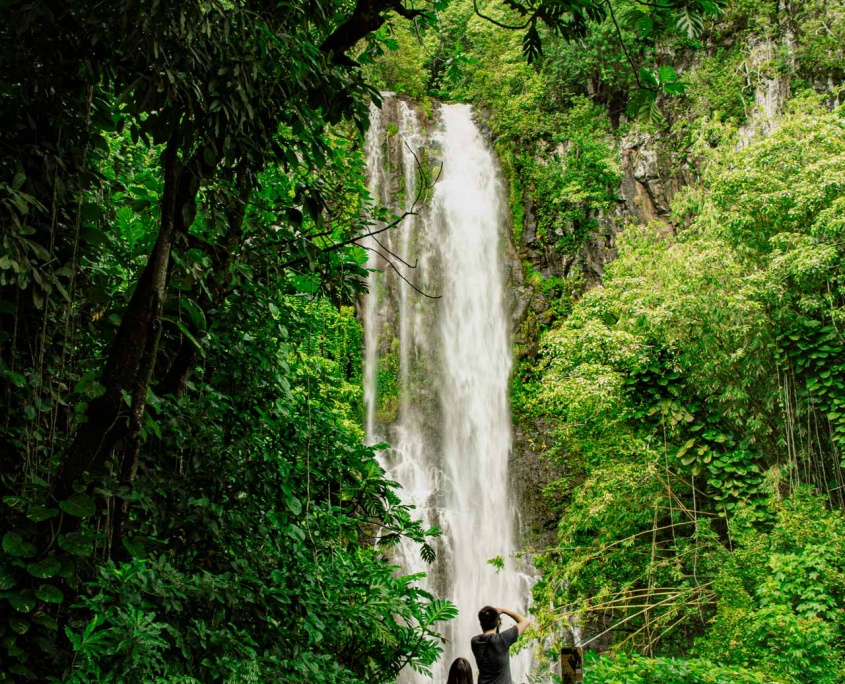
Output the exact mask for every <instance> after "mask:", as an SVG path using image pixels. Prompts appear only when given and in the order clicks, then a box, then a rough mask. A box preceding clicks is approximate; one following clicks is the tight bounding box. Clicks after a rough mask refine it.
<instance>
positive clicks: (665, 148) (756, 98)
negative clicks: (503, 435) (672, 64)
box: [508, 35, 792, 547]
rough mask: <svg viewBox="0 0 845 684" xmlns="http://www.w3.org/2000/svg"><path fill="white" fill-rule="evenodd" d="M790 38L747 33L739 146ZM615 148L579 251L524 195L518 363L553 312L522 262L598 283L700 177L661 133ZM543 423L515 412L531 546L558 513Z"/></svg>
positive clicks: (516, 246)
mask: <svg viewBox="0 0 845 684" xmlns="http://www.w3.org/2000/svg"><path fill="white" fill-rule="evenodd" d="M791 40H792V39H791V37H790V36H788V35H787V36H785V37H783V38H782V39H781V43H777V44H776V43H775V42H773V41H772V40H756V39H753V38H752V39H749V42H748V45H747V50H745V51H744V52H745V53H746V55H747V57H746V60H745V63H744V68H745V70H746V71H747V72H748V73H755V74H758V77H757V78H756V80H755V81H754V91H753V103H749V107H748V118H747V120H746V122H745V123H744V125H743V126H741V127H740V129H739V131H738V138H737V144H738V145H745V144H747V143H748V142H749V141H751V140H753V139H754V138H756V137H759V136H764V135H766V134H767V133H768V132H769V131H770V130H771V129H772V128H773V126H775V125H776V122H777V117H778V116H779V114H780V113H781V111H782V110H783V107H784V105H785V103H786V100H787V99H788V96H789V91H790V78H789V76H788V75H781V74H769V75H767V73H768V72H767V71H766V65H767V64H769V63H770V62H771V60H772V59H773V56H774V55H775V53H776V52H777V50H778V48H779V45H781V44H783V45H784V46H785V47H786V48H789V46H790V44H791ZM695 68H696V64H695V63H693V62H690V63H688V64H686V65H685V70H686V71H688V72H689V71H690V70H694V69H695ZM616 151H617V161H618V164H619V169H620V172H621V180H620V183H619V186H618V193H617V202H616V206H615V208H614V209H613V210H612V211H610V212H607V213H606V214H604V215H600V216H596V217H595V218H596V219H597V224H598V228H597V230H595V231H593V232H592V233H591V234H590V236H589V237H588V238H587V239H586V241H585V242H584V244H583V246H582V247H581V249H580V251H579V253H577V254H574V255H573V254H569V255H567V254H562V253H561V252H559V251H557V250H555V249H554V247H551V246H549V245H548V244H547V243H546V242H544V241H542V240H540V239H538V235H537V218H536V211H537V208H536V207H535V206H534V204H533V203H532V201H531V200H526V201H525V202H524V205H523V212H522V213H523V216H524V219H523V225H522V226H521V230H514V231H512V235H519V239H518V240H516V239H514V240H513V241H512V244H511V245H509V247H508V250H509V251H508V254H509V261H510V293H511V311H512V317H513V329H514V331H515V336H516V339H515V345H514V348H515V350H516V353H517V354H518V355H519V356H520V357H521V360H522V361H523V363H525V364H529V365H531V364H533V363H534V362H535V361H536V357H537V352H538V343H539V336H540V334H541V332H542V330H543V329H545V328H547V327H548V325H549V324H551V323H553V320H554V317H555V316H556V315H557V312H556V311H555V307H554V305H553V301H552V299H551V298H550V297H549V295H548V294H546V293H545V291H544V288H543V287H542V286H541V285H540V286H538V282H537V281H536V279H534V280H531V279H529V278H527V277H526V274H525V270H526V267H527V266H528V265H530V268H531V270H533V272H534V273H535V274H538V275H539V276H540V277H541V278H542V280H543V281H548V280H549V279H550V278H555V277H556V278H566V277H568V276H571V275H573V274H578V275H580V277H581V278H582V279H583V287H584V289H590V288H592V287H596V286H599V285H600V284H601V281H602V278H603V276H604V272H605V267H606V266H607V264H608V263H610V262H611V261H613V260H614V259H615V258H616V255H617V249H616V239H617V236H618V235H619V232H620V231H621V230H622V229H624V227H625V226H626V225H630V224H640V225H650V226H652V227H653V228H654V230H655V231H657V232H659V233H661V234H662V235H664V236H667V237H668V236H671V235H674V234H675V232H676V231H677V230H678V228H679V226H678V225H677V223H676V222H675V221H674V220H673V217H672V212H671V204H672V200H673V199H674V197H675V195H677V194H678V192H679V191H680V190H682V189H683V188H684V187H687V186H691V185H694V184H695V183H696V182H698V180H699V179H698V169H697V168H696V167H695V165H694V164H691V163H690V162H689V161H688V159H689V158H690V157H691V155H690V151H689V150H679V149H678V147H677V142H676V141H674V140H673V139H672V138H671V136H670V135H668V134H661V133H654V132H647V131H643V130H638V129H637V127H636V126H635V127H634V128H633V129H632V130H631V131H630V132H628V133H627V134H625V135H624V136H621V137H619V138H617V139H616ZM517 228H519V227H517ZM555 296H559V293H555ZM545 429H546V428H545V426H544V425H539V424H537V423H536V422H534V421H531V420H529V419H527V418H526V417H524V416H520V415H516V416H515V424H514V443H513V453H512V458H511V473H512V485H513V486H514V487H515V489H516V490H517V492H518V496H519V499H520V500H521V501H522V502H523V507H522V511H523V513H522V516H523V517H522V523H523V525H522V532H523V542H524V543H525V544H526V545H529V546H535V545H536V546H538V547H539V546H542V545H544V544H546V543H550V542H553V540H554V534H555V529H556V522H557V520H558V518H559V514H558V513H556V512H554V511H552V510H551V508H550V507H549V505H548V503H547V502H546V500H545V499H544V496H543V490H544V488H545V487H546V486H547V485H548V483H550V482H552V481H553V480H555V479H557V478H559V477H560V472H557V471H556V470H555V469H554V468H552V467H551V466H550V464H548V463H547V462H546V461H544V460H543V458H542V451H543V449H542V440H543V434H544V432H545Z"/></svg>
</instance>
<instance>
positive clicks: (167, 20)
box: [0, 0, 845, 684]
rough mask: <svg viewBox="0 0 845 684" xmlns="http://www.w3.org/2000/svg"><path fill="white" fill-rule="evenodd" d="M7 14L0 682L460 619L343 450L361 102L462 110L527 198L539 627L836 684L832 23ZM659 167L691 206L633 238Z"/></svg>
mask: <svg viewBox="0 0 845 684" xmlns="http://www.w3.org/2000/svg"><path fill="white" fill-rule="evenodd" d="M3 7H4V9H3V13H4V15H3V18H4V21H3V22H0V35H1V36H2V38H3V44H2V47H0V51H2V53H3V64H4V76H3V81H2V83H0V121H2V123H3V125H2V126H0V131H2V132H0V149H2V155H0V236H2V240H0V499H2V503H0V521H1V522H2V525H0V683H2V684H7V683H9V684H10V683H12V682H16V683H17V682H29V681H37V682H49V683H53V682H72V683H73V684H85V683H87V682H104V683H108V682H121V683H122V682H127V683H133V682H138V683H144V684H146V683H152V682H161V683H164V682H167V683H175V682H180V683H185V684H187V683H188V682H191V683H193V682H202V683H203V684H206V683H209V682H221V683H222V682H226V683H231V684H235V683H238V682H256V681H273V682H291V683H293V682H302V681H308V682H314V683H316V684H321V683H325V684H355V683H357V682H390V681H394V680H395V677H396V674H397V672H398V671H399V670H400V669H401V668H402V667H404V666H406V665H410V666H411V667H413V668H415V669H417V670H419V671H421V672H425V671H426V670H427V668H428V667H429V666H430V665H431V664H432V663H433V662H434V661H435V659H436V658H437V657H438V654H439V653H440V646H439V644H440V640H441V638H440V637H439V636H438V635H437V634H436V632H435V629H436V628H437V626H438V623H440V622H442V621H446V620H449V619H451V618H452V617H454V615H455V608H454V606H452V605H451V604H450V603H448V602H447V601H444V600H441V599H439V598H436V597H434V596H431V595H429V594H427V593H425V592H423V591H421V590H420V589H419V588H418V586H417V580H418V579H420V578H419V577H417V576H410V577H408V576H403V575H402V574H401V572H400V571H398V570H397V568H395V567H394V566H392V565H391V563H390V561H389V559H388V551H389V549H390V547H391V546H393V545H395V544H397V543H398V542H399V541H400V540H401V539H403V538H407V539H410V540H412V541H414V542H416V543H417V545H418V547H419V549H420V553H421V555H422V556H423V558H425V559H428V560H430V559H431V558H432V556H433V551H432V548H431V546H430V545H429V543H430V541H431V537H433V536H436V535H437V534H439V531H438V530H437V529H424V528H423V527H422V526H421V524H420V522H419V521H417V520H416V519H415V518H414V512H413V511H412V510H410V509H409V508H408V507H407V506H405V505H403V504H402V503H401V500H400V496H399V492H397V485H396V484H395V483H393V482H390V481H389V480H388V479H387V478H386V477H385V473H384V472H383V470H382V469H381V467H380V466H379V464H378V462H377V460H376V459H375V448H374V447H367V446H364V445H363V443H362V442H363V435H362V430H361V427H360V426H361V424H362V418H363V416H362V396H361V394H362V391H361V364H362V359H361V338H362V333H361V329H360V325H359V323H358V321H357V320H356V319H355V315H354V310H353V305H354V303H355V300H356V298H357V297H358V296H359V295H360V294H361V293H362V292H363V290H364V288H365V279H366V275H367V274H366V269H365V268H364V264H365V263H366V255H365V253H364V251H363V249H362V248H361V247H359V246H358V245H356V244H355V241H356V239H357V237H358V236H359V235H360V234H361V233H362V232H363V231H365V230H366V229H367V227H368V226H369V224H368V223H367V221H366V220H365V219H364V218H363V216H364V215H365V214H366V213H369V214H371V215H375V216H376V217H377V218H379V219H381V220H388V221H389V220H391V217H390V216H388V215H387V214H386V212H384V211H383V210H381V209H379V208H378V207H374V206H372V198H370V197H368V194H367V190H366V184H365V181H364V178H363V174H362V159H361V155H360V142H361V134H362V132H363V131H364V130H365V129H366V127H367V116H368V114H367V111H368V106H369V103H370V102H371V101H372V100H373V99H375V100H377V99H378V93H377V89H378V88H386V89H391V90H396V91H398V92H399V93H401V94H403V95H406V96H409V97H412V98H416V99H418V100H420V101H421V104H420V107H421V109H422V110H424V111H426V113H427V115H428V118H431V115H432V112H433V104H432V99H431V98H438V97H439V98H445V99H451V100H460V101H468V102H471V103H473V104H474V105H475V106H476V108H477V109H478V110H479V111H481V112H482V113H483V116H484V120H485V122H486V123H487V125H488V127H489V129H490V131H491V133H492V136H493V139H494V141H495V145H496V148H497V151H498V152H499V156H500V160H501V163H502V168H503V170H504V172H505V174H506V176H507V185H508V188H509V191H510V198H509V208H510V215H511V217H512V221H513V236H514V239H515V243H516V244H517V246H518V247H519V248H520V249H521V250H522V253H521V254H520V257H521V258H522V259H523V264H524V273H523V275H524V280H525V282H526V284H527V285H528V286H529V287H530V288H531V289H532V290H533V292H534V299H532V303H531V305H530V307H529V310H528V311H527V312H526V314H525V317H524V320H523V321H522V322H521V326H520V329H519V338H520V339H519V345H518V347H517V352H518V355H519V358H518V364H517V369H516V372H515V373H514V377H513V380H512V392H513V403H514V409H515V414H516V418H517V420H519V421H520V422H521V423H522V427H525V428H526V431H528V432H530V433H531V435H532V438H533V439H534V440H535V442H536V443H535V445H534V446H535V447H536V449H537V450H538V451H541V452H542V453H543V455H544V457H545V458H546V459H548V461H549V462H550V463H551V464H552V465H553V466H554V469H555V473H556V478H555V480H554V481H553V482H551V483H550V484H549V485H548V487H547V488H546V492H547V495H548V501H549V505H550V507H551V508H552V510H553V512H554V515H555V516H556V521H557V523H558V527H557V540H556V543H555V544H553V545H552V546H551V547H550V548H546V549H542V550H541V551H539V552H538V553H537V554H536V555H535V561H536V564H537V567H538V568H539V569H540V570H541V571H542V576H541V578H540V580H539V582H538V584H537V586H536V588H535V595H534V599H535V614H536V616H537V618H538V620H537V625H536V628H535V629H536V631H537V633H538V634H539V635H541V636H542V637H544V638H545V639H546V642H545V643H547V644H548V645H550V648H552V649H553V648H555V647H556V646H558V645H559V644H560V643H563V642H565V641H568V640H569V639H570V635H571V629H572V628H573V627H576V628H577V630H579V631H580V634H582V635H583V639H584V640H588V639H589V640H592V639H595V640H594V641H591V643H593V645H597V646H600V647H601V649H603V650H607V651H610V654H609V655H608V654H605V655H601V656H599V655H595V654H591V655H590V657H589V660H588V666H589V667H590V675H589V676H590V678H591V679H592V680H595V681H597V682H603V683H605V684H612V683H613V684H615V683H616V682H637V681H665V682H679V683H680V682H683V683H684V684H688V683H691V682H712V683H720V682H759V683H761V684H763V683H770V682H771V683H775V682H777V683H778V684H785V683H790V684H793V683H795V684H797V683H798V682H804V681H814V682H819V683H822V684H828V683H829V684H835V683H837V682H840V681H842V680H843V678H845V616H844V614H843V609H842V606H843V605H845V518H843V509H845V474H843V467H845V462H843V455H842V454H843V447H845V380H843V371H845V337H843V330H845V251H843V245H845V236H843V232H845V223H843V219H842V216H843V214H844V213H845V199H843V198H845V175H843V174H845V171H843V170H844V169H845V142H843V141H845V135H843V133H844V132H845V120H843V118H842V115H841V112H840V111H839V108H838V107H839V103H840V101H841V85H842V79H843V78H844V77H845V67H843V64H845V62H844V61H843V54H842V50H843V48H842V45H843V44H845V41H843V35H845V10H843V7H842V5H841V3H840V2H830V0H810V1H809V2H802V3H794V2H793V3H763V2H760V1H759V0H736V1H735V2H733V3H731V4H727V3H724V2H721V1H720V0H689V1H684V0H665V1H663V0H661V1H659V2H654V3H643V2H638V1H637V0H614V1H613V2H597V1H596V0H562V1H560V2H558V1H552V0H539V1H538V2H531V3H520V2H515V1H512V0H506V1H505V2H502V3H499V2H492V1H485V0H481V1H480V2H478V3H472V2H469V1H468V0H453V1H452V2H440V1H439V0H438V1H436V2H434V3H431V4H430V5H428V6H419V7H417V6H414V7H411V6H410V4H409V5H407V6H406V5H402V4H401V3H400V2H399V1H398V0H393V1H392V2H386V3H375V2H374V1H373V0H357V2H356V3H355V6H354V8H353V6H352V5H350V4H349V3H333V2H286V3H276V4H272V6H271V5H269V4H266V3H253V2H229V1H228V0H226V1H224V0H190V1H188V2H181V3H159V2H154V3H145V2H133V1H129V0H122V1H121V2H98V3H82V2H73V1H71V0H61V1H57V2H49V3H47V2H45V3H23V2H17V1H14V0H13V1H11V2H5V3H3ZM481 15H484V16H483V17H482V16H481ZM496 24H499V25H502V24H504V25H510V26H515V27H516V28H515V29H503V28H501V27H500V26H497V25H496ZM773 83H774V84H775V85H777V86H778V87H779V88H781V90H778V91H777V92H775V90H771V91H770V90H766V89H767V88H774V86H773V85H772V84H773ZM790 88H791V90H790ZM787 91H789V96H790V98H791V99H790V98H787V97H786V93H787ZM761 93H762V94H767V95H768V96H769V104H772V102H773V101H774V100H777V102H776V103H775V104H777V105H778V106H780V105H782V104H783V102H782V100H784V99H790V101H789V102H788V104H787V105H786V106H785V109H784V110H783V111H782V113H781V115H780V116H779V119H778V121H777V122H776V125H775V126H774V127H773V128H772V130H769V129H768V128H755V125H756V124H758V123H759V121H760V112H759V106H758V105H757V104H756V98H757V96H758V95H760V94H761ZM796 93H799V94H800V96H797V97H796V96H795V94H796ZM744 127H747V128H744ZM393 132H395V131H393ZM764 133H765V135H764ZM649 145H651V149H650V150H649V151H651V152H654V155H655V159H657V162H656V168H655V169H653V170H652V171H653V173H654V174H655V177H654V178H653V179H651V180H656V181H659V182H660V183H662V184H663V186H666V187H668V184H669V183H670V181H671V182H674V179H675V178H676V177H680V178H683V179H684V182H685V183H687V184H689V187H687V188H686V189H684V190H682V191H680V192H678V193H677V194H675V193H674V191H673V194H674V200H673V203H672V206H671V211H670V210H669V209H660V211H659V212H658V213H659V216H657V218H658V219H659V220H657V221H655V222H654V223H651V224H648V225H643V224H646V223H647V221H641V222H638V221H637V220H636V219H635V218H634V217H633V216H631V215H630V213H628V214H625V211H627V210H628V209H629V208H630V207H627V209H623V208H622V207H621V205H622V204H624V202H621V200H622V199H623V198H622V197H621V196H620V186H621V184H623V182H631V183H633V182H634V180H635V181H636V183H639V185H638V186H637V187H638V191H639V192H641V193H646V192H649V191H650V186H648V180H649V179H634V180H632V179H631V176H632V174H633V173H634V172H633V171H632V170H631V169H630V167H629V166H626V164H628V160H629V157H626V156H625V155H626V154H627V153H628V152H629V151H636V152H637V153H638V154H639V153H640V151H641V148H642V149H645V147H647V146H649ZM629 146H630V147H629ZM631 158H633V157H631ZM422 162H423V167H424V172H425V173H427V170H428V166H429V164H428V161H427V157H426V156H425V153H424V154H423V155H422ZM673 174H675V175H673ZM670 176H671V178H670ZM675 189H676V190H677V188H675ZM667 198H668V194H667ZM667 204H668V199H667ZM640 208H641V209H642V206H641V207H640ZM643 213H644V214H645V213H647V212H644V211H643ZM652 213H654V212H652ZM650 218H654V216H651V217H650ZM605 243H606V244H605ZM597 244H600V246H601V248H602V249H603V250H604V251H603V252H602V253H601V254H602V258H604V257H605V256H606V257H608V258H609V257H614V258H615V260H614V261H613V262H612V263H610V264H609V265H607V267H606V269H605V271H604V272H603V273H598V272H596V271H595V270H593V271H589V270H588V268H587V261H588V257H589V254H588V252H589V250H590V249H592V248H594V247H596V245H597ZM599 276H601V283H598V282H597V281H598V279H599ZM590 288H591V289H590ZM394 347H395V345H394V346H393V347H391V348H390V349H388V350H385V352H386V353H384V354H382V356H381V366H380V367H379V369H378V374H377V375H378V378H377V380H378V385H379V397H380V404H379V407H378V408H379V412H380V417H381V418H383V419H387V418H388V417H389V416H390V415H393V414H394V413H395V411H396V408H397V406H398V401H399V388H398V377H397V376H398V369H397V365H398V362H397V358H398V351H397V350H396V349H395V348H394Z"/></svg>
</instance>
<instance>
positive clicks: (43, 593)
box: [35, 584, 65, 603]
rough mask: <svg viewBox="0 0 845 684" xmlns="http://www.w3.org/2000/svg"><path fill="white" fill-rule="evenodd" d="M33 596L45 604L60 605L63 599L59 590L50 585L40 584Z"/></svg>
mask: <svg viewBox="0 0 845 684" xmlns="http://www.w3.org/2000/svg"><path fill="white" fill-rule="evenodd" d="M35 595H36V596H37V597H38V598H40V599H41V600H42V601H45V602H47V603H61V602H62V601H64V598H65V596H64V594H63V593H62V592H61V589H59V588H58V587H55V586H53V585H52V584H42V585H41V586H40V587H38V589H37V590H36V591H35Z"/></svg>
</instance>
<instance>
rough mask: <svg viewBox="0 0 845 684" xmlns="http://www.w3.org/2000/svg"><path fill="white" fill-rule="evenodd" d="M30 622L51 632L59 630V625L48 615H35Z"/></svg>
mask: <svg viewBox="0 0 845 684" xmlns="http://www.w3.org/2000/svg"><path fill="white" fill-rule="evenodd" d="M32 621H33V622H34V623H35V624H36V625H41V626H42V627H46V628H47V629H50V630H53V631H55V630H57V629H58V628H59V623H58V622H56V621H55V620H54V619H53V618H52V617H51V616H50V615H47V613H37V614H36V615H33V616H32Z"/></svg>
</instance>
